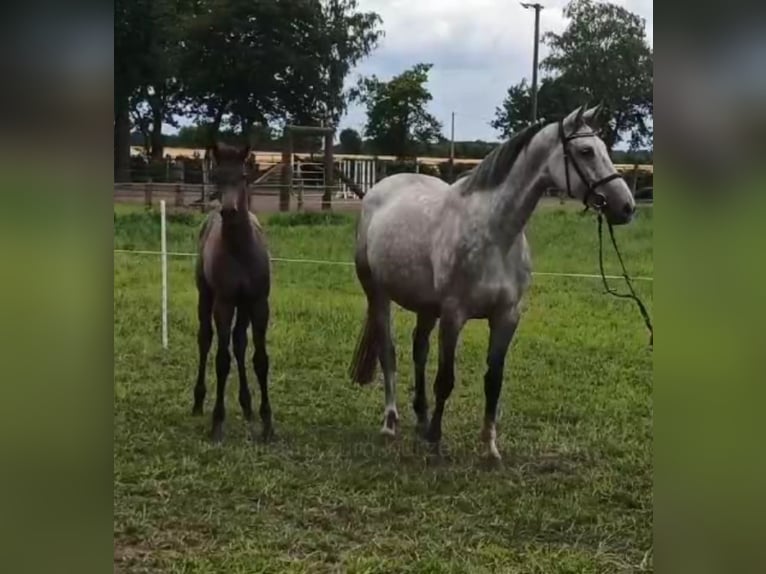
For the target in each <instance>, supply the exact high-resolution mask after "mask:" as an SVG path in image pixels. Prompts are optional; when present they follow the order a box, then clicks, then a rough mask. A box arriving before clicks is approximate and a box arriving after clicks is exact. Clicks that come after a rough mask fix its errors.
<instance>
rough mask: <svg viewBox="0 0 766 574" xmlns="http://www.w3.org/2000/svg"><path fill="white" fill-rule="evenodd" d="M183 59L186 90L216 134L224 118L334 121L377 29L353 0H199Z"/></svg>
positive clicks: (233, 122)
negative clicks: (349, 78)
mask: <svg viewBox="0 0 766 574" xmlns="http://www.w3.org/2000/svg"><path fill="white" fill-rule="evenodd" d="M199 1H200V2H201V3H202V4H203V5H204V6H205V8H204V9H203V10H201V12H200V14H199V15H198V16H197V17H195V18H194V19H193V20H192V21H191V23H190V26H189V30H188V39H189V46H190V50H189V51H188V54H187V57H186V58H185V60H184V66H183V70H184V74H183V75H184V77H185V78H186V80H187V83H188V93H189V95H190V97H191V99H192V102H193V107H194V108H195V110H196V111H197V114H198V115H199V117H200V118H201V119H202V120H203V121H204V122H206V123H207V124H209V126H210V129H211V130H212V131H213V132H214V133H216V132H217V131H218V129H219V128H220V126H221V124H222V123H223V122H224V120H227V123H228V124H229V125H230V126H238V127H239V128H240V129H241V132H242V133H248V134H249V132H250V128H251V127H252V126H253V125H255V124H261V125H266V124H268V123H270V122H272V121H275V120H278V121H281V122H283V123H302V124H316V123H318V122H319V121H326V122H334V121H336V120H337V118H338V117H339V116H340V115H341V114H342V112H343V111H344V109H345V103H346V95H345V94H344V93H343V81H344V79H345V77H346V75H347V74H348V71H349V69H350V67H351V66H353V65H354V64H356V63H357V62H358V61H359V60H360V59H361V58H362V57H364V56H366V55H367V54H368V53H369V52H370V51H371V50H372V49H373V48H374V47H375V45H376V42H377V40H378V38H379V36H380V34H381V32H380V31H379V30H378V29H377V26H378V23H379V22H380V18H379V16H378V15H377V14H375V13H360V12H357V10H356V8H357V2H356V0H325V1H324V2H320V1H319V0H290V1H289V2H253V1H252V0H199Z"/></svg>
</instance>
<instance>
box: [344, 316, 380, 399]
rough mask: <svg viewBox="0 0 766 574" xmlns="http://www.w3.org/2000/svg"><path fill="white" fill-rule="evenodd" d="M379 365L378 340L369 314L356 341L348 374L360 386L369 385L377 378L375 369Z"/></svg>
mask: <svg viewBox="0 0 766 574" xmlns="http://www.w3.org/2000/svg"><path fill="white" fill-rule="evenodd" d="M377 363H378V338H377V333H376V329H375V328H374V326H373V321H372V320H371V317H370V314H369V312H368V313H367V317H366V318H365V320H364V325H363V326H362V331H361V333H359V338H358V339H357V341H356V349H355V350H354V358H353V359H352V360H351V366H350V367H349V369H348V374H349V376H350V377H351V380H352V381H354V382H357V383H359V384H360V385H367V384H369V383H371V382H372V380H373V379H374V377H375V367H376V365H377Z"/></svg>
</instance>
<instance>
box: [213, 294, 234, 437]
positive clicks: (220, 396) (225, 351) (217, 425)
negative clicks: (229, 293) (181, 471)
mask: <svg viewBox="0 0 766 574" xmlns="http://www.w3.org/2000/svg"><path fill="white" fill-rule="evenodd" d="M213 317H214V318H215V330H216V333H217V334H218V351H217V352H216V355H215V374H216V378H217V381H216V389H215V391H216V392H215V407H213V431H212V438H213V440H214V441H216V442H218V441H220V440H221V439H222V438H223V419H224V418H225V416H226V413H225V409H224V398H225V394H226V378H227V377H228V376H229V368H230V367H231V355H230V354H229V340H230V339H231V321H232V319H233V318H234V304H233V303H231V302H229V301H222V300H221V299H216V301H215V304H214V305H213Z"/></svg>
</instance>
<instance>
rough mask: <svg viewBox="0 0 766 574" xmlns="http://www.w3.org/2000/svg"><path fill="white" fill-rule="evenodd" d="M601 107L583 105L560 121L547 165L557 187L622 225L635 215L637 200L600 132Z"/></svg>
mask: <svg viewBox="0 0 766 574" xmlns="http://www.w3.org/2000/svg"><path fill="white" fill-rule="evenodd" d="M600 110H601V106H600V105H599V106H596V107H595V108H591V109H589V110H586V109H585V107H584V106H583V107H580V108H578V109H576V110H575V111H573V112H572V113H570V114H569V115H568V116H567V117H565V118H564V119H563V120H561V121H560V122H559V125H558V143H557V145H556V147H555V149H554V151H553V153H552V154H551V156H550V159H549V162H548V166H547V169H548V172H549V175H550V177H551V179H552V180H553V183H554V185H555V186H556V187H558V188H559V189H564V190H566V192H567V193H568V194H569V195H570V196H571V197H576V198H577V199H580V200H581V201H582V202H583V203H585V204H586V205H589V206H591V207H593V208H595V209H598V210H599V211H601V212H602V213H603V214H604V216H605V217H606V219H607V221H608V222H609V223H611V224H613V225H620V224H623V223H628V222H629V221H630V220H631V219H632V218H633V214H634V213H635V211H636V202H635V200H634V199H633V194H632V193H631V191H630V188H629V187H628V185H627V183H625V180H624V179H622V176H620V174H619V173H617V170H616V169H615V167H614V164H613V163H612V160H611V159H610V158H609V153H608V151H607V149H606V145H604V142H603V141H602V140H601V138H600V137H598V135H597V130H598V128H599V124H598V114H599V112H600Z"/></svg>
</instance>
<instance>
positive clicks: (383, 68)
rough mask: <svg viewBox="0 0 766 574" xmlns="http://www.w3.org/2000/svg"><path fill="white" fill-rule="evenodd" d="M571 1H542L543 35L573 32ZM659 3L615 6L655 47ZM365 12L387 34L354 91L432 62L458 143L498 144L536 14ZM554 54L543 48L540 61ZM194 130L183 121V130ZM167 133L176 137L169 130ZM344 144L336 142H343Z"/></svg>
mask: <svg viewBox="0 0 766 574" xmlns="http://www.w3.org/2000/svg"><path fill="white" fill-rule="evenodd" d="M567 1H568V0H539V2H540V4H542V5H543V7H544V9H543V10H542V11H541V12H540V36H541V37H542V35H543V34H544V33H545V32H562V31H563V30H564V29H565V28H566V23H567V21H566V20H565V19H564V16H563V13H562V9H563V7H564V6H565V5H566V3H567ZM652 1H653V0H612V3H614V4H619V5H621V6H624V7H625V8H627V9H628V10H630V11H631V12H633V13H635V14H638V15H639V16H641V17H642V18H644V20H645V21H646V36H647V41H648V43H649V45H650V46H653V41H654V36H653V8H652ZM358 3H359V9H360V10H361V11H374V12H377V13H378V14H379V15H380V16H381V18H382V20H383V23H382V26H381V27H382V29H383V30H384V32H385V35H384V37H383V38H382V39H381V41H380V43H379V44H378V47H377V48H376V49H375V50H374V51H373V52H372V53H371V54H370V55H369V56H368V57H367V58H365V59H364V60H363V61H362V62H360V64H359V65H358V66H357V67H356V68H355V69H354V70H352V72H351V73H350V74H349V76H348V77H347V79H346V85H347V87H351V86H352V85H354V84H356V82H357V80H358V78H359V76H360V75H362V76H367V75H372V74H375V75H376V76H378V77H379V78H380V79H382V80H389V79H391V78H392V77H393V76H395V75H397V74H400V73H401V72H403V71H404V70H406V69H408V68H410V67H412V66H413V65H415V64H417V63H419V62H425V63H431V64H433V68H431V71H430V73H429V82H428V88H429V90H430V91H431V94H432V95H433V100H432V101H431V102H430V105H429V112H430V113H432V114H433V115H434V116H435V117H436V119H438V120H439V121H440V122H442V125H443V133H444V135H445V136H446V137H449V134H450V122H451V114H452V112H455V140H457V141H466V140H476V139H481V140H486V141H496V140H497V139H498V137H499V136H498V133H497V132H496V131H495V130H494V129H493V128H492V127H490V125H489V122H490V121H491V120H492V118H493V117H494V115H495V109H496V108H497V107H498V106H499V105H500V104H501V103H502V101H503V98H504V97H505V94H506V92H507V91H508V88H509V87H510V86H511V85H513V84H516V83H518V82H520V81H521V79H522V78H527V80H528V81H531V77H532V53H533V44H534V10H528V9H525V8H523V7H522V6H521V4H520V2H519V1H518V0H358ZM546 55H547V49H546V46H545V44H542V43H541V45H540V53H539V58H540V60H542V59H543V58H545V56H546ZM188 123H191V122H190V121H189V120H185V119H181V124H182V125H185V124H188ZM364 124H365V111H364V108H362V107H360V106H358V105H353V106H351V107H350V108H349V110H348V112H347V113H346V115H345V117H343V118H342V119H341V121H340V125H339V129H338V131H337V133H340V131H341V130H342V129H344V128H347V127H351V128H354V129H355V130H357V131H358V132H360V133H363V131H364ZM164 131H165V133H175V132H176V131H177V130H176V129H174V128H172V127H170V126H165V127H164ZM336 137H337V136H336Z"/></svg>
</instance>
